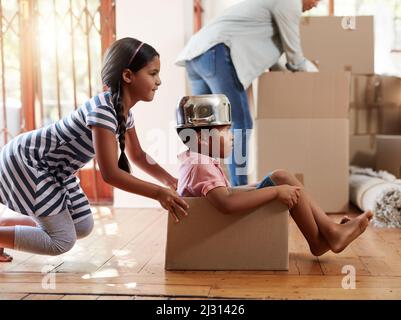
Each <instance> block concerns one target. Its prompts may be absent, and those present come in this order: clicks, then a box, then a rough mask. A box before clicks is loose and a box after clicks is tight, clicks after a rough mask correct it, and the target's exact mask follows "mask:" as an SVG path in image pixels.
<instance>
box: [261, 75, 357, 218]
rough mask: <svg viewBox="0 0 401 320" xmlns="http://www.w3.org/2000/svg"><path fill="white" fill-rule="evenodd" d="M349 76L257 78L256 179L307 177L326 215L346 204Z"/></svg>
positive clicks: (307, 184)
mask: <svg viewBox="0 0 401 320" xmlns="http://www.w3.org/2000/svg"><path fill="white" fill-rule="evenodd" d="M350 79H351V76H350V73H349V72H344V71H337V72H318V73H295V74H294V73H288V72H270V73H265V74H263V75H262V76H261V77H260V78H259V85H258V99H257V101H258V106H257V117H256V118H257V120H256V122H255V130H254V135H255V150H254V154H255V163H256V178H257V179H261V178H263V176H264V175H265V174H266V173H267V172H269V171H272V170H274V169H286V170H288V171H290V172H292V173H294V174H303V177H304V185H305V187H306V188H307V189H308V190H309V192H310V193H311V194H312V196H313V197H314V198H315V199H316V200H317V202H318V203H319V204H320V206H321V207H322V208H323V209H324V210H325V211H327V212H339V211H343V210H346V208H347V206H348V166H349V120H348V117H349V115H348V114H349V110H348V108H349V92H350Z"/></svg>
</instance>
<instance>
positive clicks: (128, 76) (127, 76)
mask: <svg viewBox="0 0 401 320" xmlns="http://www.w3.org/2000/svg"><path fill="white" fill-rule="evenodd" d="M122 77H123V80H124V82H126V83H131V82H132V81H133V80H134V77H135V75H134V73H133V72H132V71H131V70H130V69H124V70H123V74H122Z"/></svg>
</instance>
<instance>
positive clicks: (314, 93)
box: [256, 71, 351, 119]
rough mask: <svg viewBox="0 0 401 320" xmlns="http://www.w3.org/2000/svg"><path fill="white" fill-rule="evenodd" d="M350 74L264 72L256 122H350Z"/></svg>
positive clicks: (260, 86) (259, 90)
mask: <svg viewBox="0 0 401 320" xmlns="http://www.w3.org/2000/svg"><path fill="white" fill-rule="evenodd" d="M350 79H351V75H350V73H348V72H343V71H338V72H318V73H304V72H301V73H291V72H265V73H264V74H262V75H261V76H260V78H259V81H258V99H257V101H258V105H257V108H256V119H275V118H279V119H283V118H287V119H300V118H305V119H318V118H330V119H347V118H348V106H349V92H350Z"/></svg>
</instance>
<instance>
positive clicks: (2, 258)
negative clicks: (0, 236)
mask: <svg viewBox="0 0 401 320" xmlns="http://www.w3.org/2000/svg"><path fill="white" fill-rule="evenodd" d="M11 261H13V257H12V256H10V255H9V254H7V253H5V252H4V249H0V262H11Z"/></svg>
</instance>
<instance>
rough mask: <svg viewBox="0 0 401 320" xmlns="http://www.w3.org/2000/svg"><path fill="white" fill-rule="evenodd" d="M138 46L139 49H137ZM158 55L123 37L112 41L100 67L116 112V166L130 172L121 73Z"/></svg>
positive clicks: (149, 48) (148, 46)
mask: <svg viewBox="0 0 401 320" xmlns="http://www.w3.org/2000/svg"><path fill="white" fill-rule="evenodd" d="M138 48H139V50H138ZM156 56H159V54H158V53H157V51H156V50H155V49H154V48H153V47H152V46H150V45H148V44H146V43H144V44H142V42H141V41H139V40H137V39H134V38H123V39H120V40H117V41H116V42H114V43H113V44H112V45H111V46H110V48H109V49H108V50H107V52H106V54H105V57H104V60H103V67H102V82H103V84H104V85H106V86H107V87H108V88H109V90H110V93H111V101H112V103H113V106H114V109H115V111H116V114H117V123H118V128H117V131H118V141H119V144H120V150H121V155H120V158H119V159H118V167H119V168H120V169H122V170H124V171H126V172H128V173H129V172H130V167H129V162H128V158H127V156H126V154H125V131H126V121H127V119H125V116H124V106H123V91H122V86H121V83H122V81H123V80H122V73H123V71H124V69H130V70H131V71H132V72H134V73H135V72H138V71H139V70H141V69H142V68H143V67H145V66H146V65H147V64H148V63H149V62H150V61H151V60H153V59H154V57H156Z"/></svg>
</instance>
